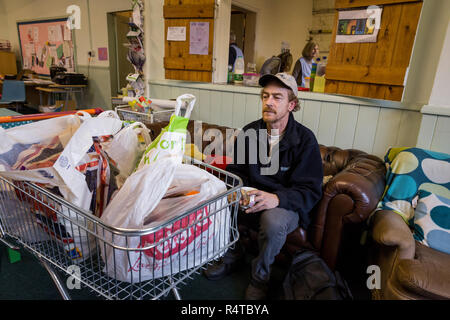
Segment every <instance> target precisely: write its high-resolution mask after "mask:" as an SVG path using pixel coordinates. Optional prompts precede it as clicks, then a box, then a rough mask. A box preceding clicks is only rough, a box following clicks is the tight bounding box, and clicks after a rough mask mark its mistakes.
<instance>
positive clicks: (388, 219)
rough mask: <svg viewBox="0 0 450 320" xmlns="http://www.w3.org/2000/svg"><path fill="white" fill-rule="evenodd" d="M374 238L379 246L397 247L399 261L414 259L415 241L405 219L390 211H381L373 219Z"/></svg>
mask: <svg viewBox="0 0 450 320" xmlns="http://www.w3.org/2000/svg"><path fill="white" fill-rule="evenodd" d="M371 225H372V238H373V240H374V241H375V242H377V243H378V244H381V245H384V246H388V247H397V249H398V258H399V259H413V258H414V254H415V250H416V249H415V248H416V247H415V241H414V238H413V235H412V232H411V230H410V229H409V227H408V225H407V224H406V222H405V221H404V220H403V218H402V217H401V216H400V215H399V214H397V213H395V212H393V211H390V210H380V211H378V212H376V213H375V214H374V216H373V218H372V222H371Z"/></svg>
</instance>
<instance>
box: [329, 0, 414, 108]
mask: <svg viewBox="0 0 450 320" xmlns="http://www.w3.org/2000/svg"><path fill="white" fill-rule="evenodd" d="M375 2H376V3H375ZM375 2H374V1H365V0H337V1H336V9H348V8H364V7H367V6H368V5H374V4H378V5H383V13H382V18H381V25H380V30H379V33H378V38H377V42H376V43H334V41H333V44H332V45H331V47H330V56H329V62H328V65H327V73H326V78H327V82H326V85H325V92H326V93H339V94H346V95H355V96H364V97H369V98H375V99H387V100H396V101H400V100H401V98H402V95H403V84H404V77H405V73H406V69H407V67H408V65H409V60H410V57H411V51H412V46H413V44H414V38H415V34H416V30H417V24H418V20H419V16H420V11H421V8H422V2H421V1H420V0H411V1H403V0H395V1H394V0H391V1H390V0H385V1H375ZM338 16H339V11H337V12H336V15H335V24H334V26H333V37H334V39H335V37H336V31H337V30H336V29H337V22H338Z"/></svg>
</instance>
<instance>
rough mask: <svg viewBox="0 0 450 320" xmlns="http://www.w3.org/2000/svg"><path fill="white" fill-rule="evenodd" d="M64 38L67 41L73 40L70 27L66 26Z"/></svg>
mask: <svg viewBox="0 0 450 320" xmlns="http://www.w3.org/2000/svg"><path fill="white" fill-rule="evenodd" d="M64 40H65V41H70V40H72V32H71V31H70V29H69V28H67V27H64Z"/></svg>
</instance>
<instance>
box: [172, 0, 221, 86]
mask: <svg viewBox="0 0 450 320" xmlns="http://www.w3.org/2000/svg"><path fill="white" fill-rule="evenodd" d="M214 11H215V1H214V0H198V1H194V0H176V1H174V0H165V2H164V27H165V39H166V40H165V56H164V68H165V77H166V79H175V80H185V81H198V82H211V80H212V54H213V45H214V43H213V40H214ZM191 22H208V23H209V39H208V41H209V42H208V54H207V55H197V54H195V55H194V54H190V53H189V46H190V23H191ZM169 27H186V41H167V30H168V28H169Z"/></svg>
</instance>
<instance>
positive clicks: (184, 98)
mask: <svg viewBox="0 0 450 320" xmlns="http://www.w3.org/2000/svg"><path fill="white" fill-rule="evenodd" d="M196 100H197V99H196V98H195V96H194V95H192V94H189V93H186V94H182V95H181V96H179V97H178V98H177V105H176V107H175V113H174V114H175V115H176V116H179V115H180V110H181V107H182V106H186V112H185V114H184V118H188V119H189V117H190V116H191V112H192V109H194V105H195V101H196Z"/></svg>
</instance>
